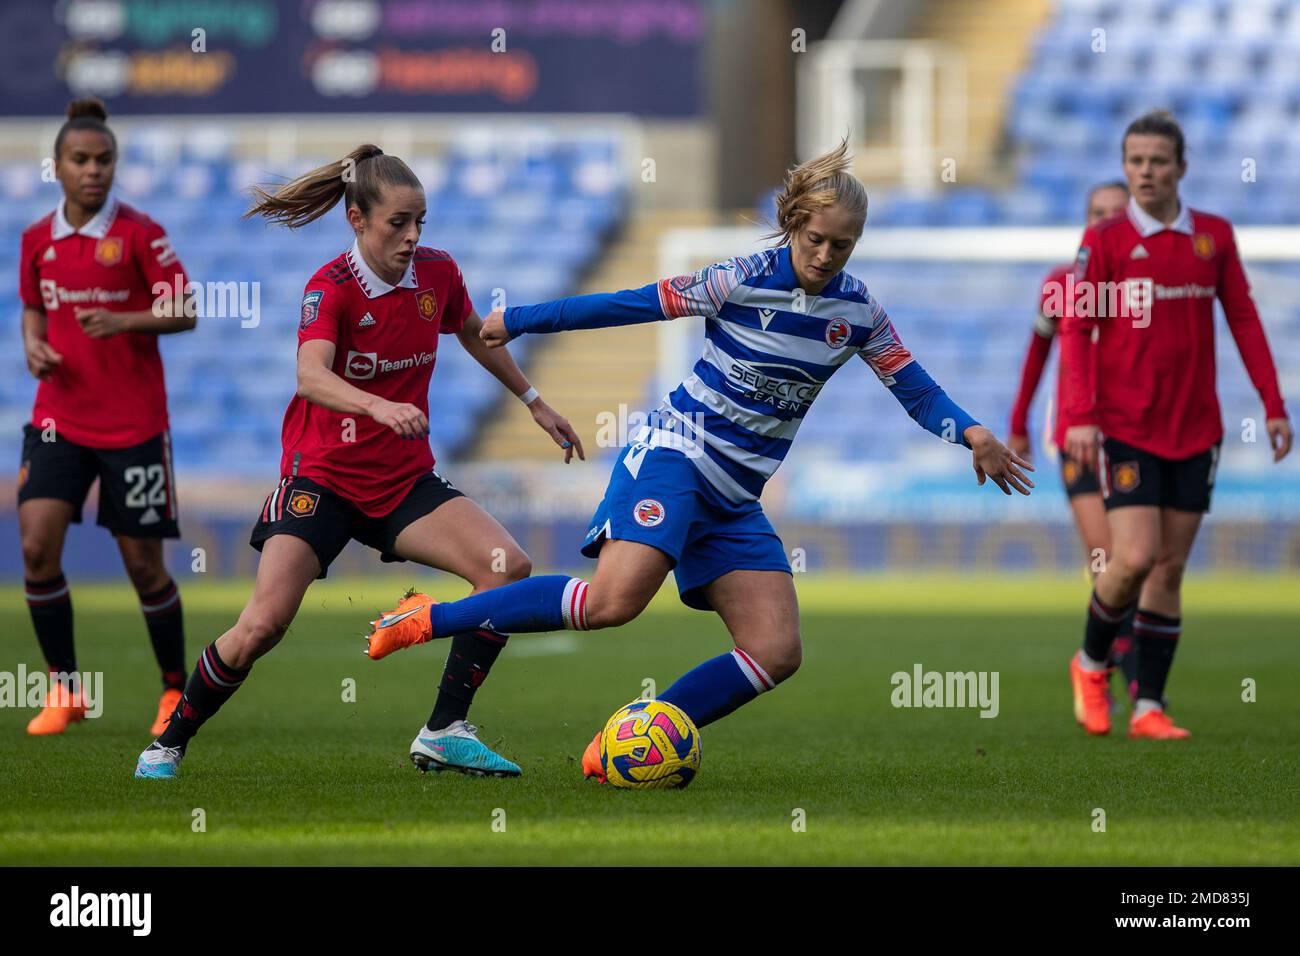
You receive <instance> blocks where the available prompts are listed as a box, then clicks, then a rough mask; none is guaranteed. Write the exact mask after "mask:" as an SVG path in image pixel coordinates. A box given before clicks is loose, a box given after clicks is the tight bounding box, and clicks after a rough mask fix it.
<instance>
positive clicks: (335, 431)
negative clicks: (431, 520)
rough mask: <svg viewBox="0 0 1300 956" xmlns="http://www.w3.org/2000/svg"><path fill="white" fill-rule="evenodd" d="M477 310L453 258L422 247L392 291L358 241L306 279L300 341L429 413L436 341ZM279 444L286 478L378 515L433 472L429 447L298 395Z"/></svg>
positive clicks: (368, 386)
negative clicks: (322, 348)
mask: <svg viewBox="0 0 1300 956" xmlns="http://www.w3.org/2000/svg"><path fill="white" fill-rule="evenodd" d="M473 308H474V307H473V305H472V304H471V303H470V300H469V292H468V291H467V290H466V289H465V280H464V279H463V278H462V277H461V274H460V269H459V268H458V267H457V266H456V263H455V261H454V260H453V259H452V258H451V256H450V255H448V254H447V253H445V252H441V251H439V250H437V249H428V248H426V247H424V246H419V247H417V248H416V250H415V255H414V256H413V257H412V259H411V264H410V265H409V266H408V267H407V270H406V274H405V275H404V276H403V277H402V279H401V281H400V282H399V283H398V284H397V285H396V286H392V285H389V284H388V283H387V282H385V281H384V280H382V279H380V278H379V277H378V276H377V275H375V273H374V272H373V271H372V270H371V269H370V267H369V266H367V265H366V262H365V260H364V259H363V258H362V257H361V252H360V250H359V249H358V248H357V245H356V243H355V242H354V243H353V244H352V248H351V249H349V250H348V251H347V252H345V253H343V255H341V256H339V257H338V258H337V259H335V260H334V261H332V262H330V263H329V264H327V265H325V266H323V267H322V268H321V269H319V270H318V271H317V272H316V274H315V275H314V276H312V277H311V281H310V282H308V283H307V288H306V290H305V291H304V293H303V298H302V312H301V314H300V318H299V322H298V345H299V347H300V348H301V346H302V343H304V342H309V341H311V340H312V339H325V340H326V341H329V342H333V343H334V348H335V352H334V365H333V367H332V368H333V372H334V374H335V375H338V376H339V377H340V378H342V379H344V380H345V381H347V382H349V383H350V384H352V385H355V386H356V387H357V388H360V389H362V390H363V391H367V392H370V393H371V394H372V395H378V396H380V397H381V398H384V399H387V400H388V401H390V402H401V403H406V404H410V405H414V406H416V407H417V408H419V409H420V411H422V412H424V414H425V416H426V417H427V416H428V414H429V380H430V379H431V378H432V377H433V365H434V362H435V360H436V359H437V354H438V335H439V334H440V333H442V334H445V333H449V332H459V331H460V330H461V329H462V328H463V327H464V325H465V319H466V318H467V317H468V316H469V314H470V313H471V312H472V311H473ZM345 419H351V420H352V423H351V424H348V423H347V422H345ZM281 440H282V444H283V447H284V453H283V455H282V456H281V459H280V475H281V477H282V478H288V477H291V476H294V475H298V476H301V477H304V478H310V479H312V480H313V481H315V482H318V483H319V484H321V485H324V486H325V487H326V488H328V489H330V490H331V491H333V492H334V493H335V494H337V495H339V496H340V497H342V498H344V499H346V500H347V501H350V502H352V504H354V505H356V506H357V507H358V508H360V509H361V511H362V512H364V513H365V514H367V515H370V516H371V517H382V516H383V515H386V514H388V513H389V512H390V511H392V510H393V509H394V508H395V507H397V505H398V504H399V503H400V502H401V500H402V499H403V498H404V497H406V494H407V492H409V491H410V490H411V486H412V485H414V484H415V482H416V479H418V478H419V477H420V476H421V475H424V474H428V473H429V472H430V471H432V470H433V463H434V462H433V452H432V451H431V450H430V449H429V443H428V442H427V441H411V440H410V439H405V438H400V437H398V435H397V434H396V433H395V432H394V431H393V430H392V429H391V428H389V427H388V426H386V425H380V424H379V423H378V422H376V421H375V420H374V419H373V418H370V417H369V416H366V415H349V414H344V413H342V412H335V411H331V410H330V409H328V408H324V407H323V406H320V405H316V404H313V403H312V402H309V401H307V400H306V399H304V398H301V397H299V396H297V395H295V396H294V397H293V399H292V400H291V401H290V402H289V408H288V410H287V411H285V413H284V430H283V433H282V439H281Z"/></svg>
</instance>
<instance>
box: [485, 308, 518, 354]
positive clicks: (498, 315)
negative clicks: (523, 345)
mask: <svg viewBox="0 0 1300 956" xmlns="http://www.w3.org/2000/svg"><path fill="white" fill-rule="evenodd" d="M478 337H479V339H481V340H482V342H483V344H484V345H486V346H487V347H488V348H490V349H499V348H501V346H503V345H505V344H506V343H507V342H509V341H510V333H509V332H507V331H506V310H505V309H493V310H492V311H491V312H489V313H488V317H487V318H486V319H484V320H483V328H481V329H479V330H478Z"/></svg>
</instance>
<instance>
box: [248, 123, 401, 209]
mask: <svg viewBox="0 0 1300 956" xmlns="http://www.w3.org/2000/svg"><path fill="white" fill-rule="evenodd" d="M387 186H410V187H412V188H415V189H420V188H421V186H420V180H419V178H418V177H417V176H416V175H415V173H413V172H411V167H409V166H407V165H406V163H404V162H402V161H401V160H400V159H398V158H397V157H396V156H386V155H384V151H383V150H382V149H380V148H379V147H378V146H375V145H374V144H372V143H366V144H365V145H362V146H358V147H357V148H356V149H354V150H352V152H350V153H348V154H347V155H346V156H344V157H343V158H342V159H340V160H339V161H338V162H336V163H329V164H327V165H325V166H321V167H320V168H318V169H313V170H312V171H311V172H309V173H303V174H302V175H301V176H299V177H298V178H297V179H294V180H291V181H290V182H287V183H285V184H284V185H283V186H281V187H280V188H279V189H277V190H275V192H271V191H269V190H267V189H264V188H263V187H261V186H253V187H252V188H251V190H250V191H251V192H252V194H253V200H254V202H253V205H252V207H251V208H250V209H249V210H248V212H246V213H244V218H245V219H248V218H249V217H251V216H262V217H263V218H265V219H268V220H270V221H271V222H278V223H280V224H282V225H285V226H288V227H289V228H290V229H297V228H299V227H300V226H305V225H307V223H309V222H312V221H313V220H316V219H319V218H320V217H321V216H323V215H325V213H327V212H329V211H330V210H331V209H333V208H334V206H335V204H336V203H338V201H339V200H340V199H343V200H345V203H344V206H345V207H347V206H356V207H357V208H358V209H360V210H361V212H362V213H363V214H369V212H370V209H371V207H372V206H374V205H376V204H377V203H378V202H379V200H380V197H381V195H382V193H383V190H384V188H385V187H387Z"/></svg>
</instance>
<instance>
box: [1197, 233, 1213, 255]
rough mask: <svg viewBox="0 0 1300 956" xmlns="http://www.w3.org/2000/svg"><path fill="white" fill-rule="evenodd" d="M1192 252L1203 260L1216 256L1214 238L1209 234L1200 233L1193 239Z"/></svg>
mask: <svg viewBox="0 0 1300 956" xmlns="http://www.w3.org/2000/svg"><path fill="white" fill-rule="evenodd" d="M1192 251H1193V252H1195V253H1196V255H1197V256H1199V257H1200V258H1202V259H1209V258H1211V257H1212V256H1213V255H1214V237H1213V236H1212V235H1210V234H1209V233H1208V232H1198V233H1197V234H1196V235H1195V236H1193V237H1192Z"/></svg>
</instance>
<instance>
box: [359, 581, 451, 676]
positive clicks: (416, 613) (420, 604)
mask: <svg viewBox="0 0 1300 956" xmlns="http://www.w3.org/2000/svg"><path fill="white" fill-rule="evenodd" d="M435 603H437V602H435V601H434V600H433V598H431V597H429V595H427V594H421V593H419V592H418V591H415V590H414V589H412V590H410V591H407V592H406V593H405V594H404V595H402V601H401V603H400V604H398V605H397V609H396V610H393V611H389V612H388V613H387V614H385V615H384V616H383V617H381V618H380V619H379V620H377V621H371V622H370V633H369V634H368V635H367V636H366V655H367V656H368V657H369V658H370V659H371V660H372V661H377V660H379V659H380V658H381V657H387V656H388V655H389V654H391V653H393V651H400V650H401V649H402V648H403V647H410V646H411V645H413V644H423V643H425V642H426V641H428V640H429V639H430V638H432V637H433V624H432V623H430V621H429V608H430V607H432V606H433V605H434V604H435Z"/></svg>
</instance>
